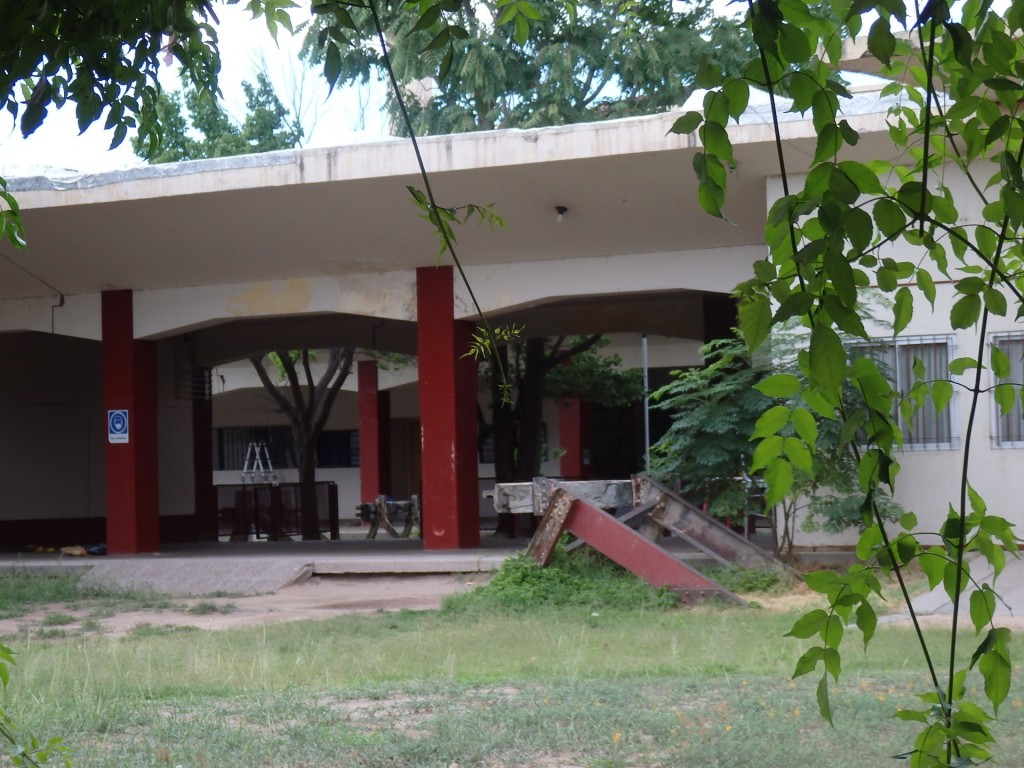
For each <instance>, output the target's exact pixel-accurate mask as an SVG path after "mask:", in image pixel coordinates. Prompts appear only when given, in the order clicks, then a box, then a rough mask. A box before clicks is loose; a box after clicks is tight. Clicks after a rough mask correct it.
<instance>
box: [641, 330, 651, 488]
mask: <svg viewBox="0 0 1024 768" xmlns="http://www.w3.org/2000/svg"><path fill="white" fill-rule="evenodd" d="M640 342H641V347H640V348H641V352H642V355H641V357H642V360H643V367H644V472H646V473H648V474H650V472H651V412H650V397H649V395H650V389H649V387H648V380H647V334H646V333H645V334H643V335H642V336H641V337H640Z"/></svg>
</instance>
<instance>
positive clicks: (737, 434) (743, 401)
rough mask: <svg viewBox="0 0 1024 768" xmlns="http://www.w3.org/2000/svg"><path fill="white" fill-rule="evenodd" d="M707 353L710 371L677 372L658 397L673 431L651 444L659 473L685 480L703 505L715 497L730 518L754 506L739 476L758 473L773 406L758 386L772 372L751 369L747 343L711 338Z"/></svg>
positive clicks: (716, 509)
mask: <svg viewBox="0 0 1024 768" xmlns="http://www.w3.org/2000/svg"><path fill="white" fill-rule="evenodd" d="M701 353H702V355H703V356H704V362H705V365H704V367H703V368H690V369H688V370H685V371H675V372H673V381H672V382H671V383H669V384H667V385H666V386H664V387H662V388H661V389H659V390H657V391H656V392H654V393H653V395H652V397H651V399H652V402H653V405H652V407H653V408H656V409H659V410H666V411H669V412H671V413H672V424H671V426H670V427H669V428H668V431H667V432H666V433H665V435H664V436H663V437H662V438H661V439H660V440H659V441H658V442H657V443H656V444H655V445H653V446H652V447H651V474H652V475H653V476H654V477H655V478H657V479H659V480H660V481H662V482H666V483H673V482H679V483H680V484H681V490H682V491H683V493H684V494H685V495H687V496H688V497H689V498H690V499H691V500H693V501H694V502H695V503H697V504H698V505H699V504H701V503H702V502H703V501H704V500H705V499H707V502H708V510H709V512H711V514H713V515H716V516H718V517H728V516H730V515H736V514H738V513H740V512H742V511H743V510H744V509H745V508H746V507H747V504H748V502H749V498H748V496H749V495H748V493H747V489H746V488H745V487H744V486H743V484H742V483H741V482H737V480H736V479H737V478H740V477H742V476H744V475H745V473H746V472H747V470H748V469H749V468H750V465H751V459H752V456H751V451H752V446H751V443H750V435H751V433H752V432H753V431H754V427H755V425H756V424H757V422H758V419H759V418H760V417H761V414H763V413H765V412H766V411H767V410H768V408H769V407H770V406H771V404H772V402H773V401H772V399H770V398H769V397H767V396H765V395H764V394H762V393H761V392H759V391H758V390H757V389H755V388H754V385H755V384H757V383H758V382H759V381H761V380H762V379H763V378H764V377H765V375H766V370H765V369H764V368H761V367H758V366H754V365H751V363H750V360H749V358H748V357H747V355H746V353H745V350H744V348H743V345H742V343H741V342H740V341H738V340H737V339H718V340H715V341H711V342H709V343H708V344H706V345H704V346H703V347H701Z"/></svg>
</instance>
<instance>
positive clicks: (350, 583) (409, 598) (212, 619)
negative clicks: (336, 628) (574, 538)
mask: <svg viewBox="0 0 1024 768" xmlns="http://www.w3.org/2000/svg"><path fill="white" fill-rule="evenodd" d="M489 578H490V574H474V575H466V574H461V575H452V574H426V575H401V576H397V575H396V576H328V577H318V576H314V577H312V578H310V579H308V580H306V581H304V582H302V583H299V584H295V585H292V586H290V587H286V588H284V589H281V590H278V591H277V592H273V593H269V594H264V595H249V596H244V597H191V598H184V597H182V598H173V599H172V600H171V602H172V603H173V606H174V607H173V608H164V609H147V610H132V611H124V612H115V613H113V615H110V616H101V617H97V616H96V615H95V612H94V609H91V608H89V607H82V608H76V607H74V606H63V605H48V606H45V607H43V608H41V609H39V610H37V611H34V612H32V613H30V614H26V615H24V616H20V617H18V618H15V619H7V620H2V621H0V637H5V636H11V635H15V634H18V633H19V632H30V633H35V632H44V633H45V632H46V631H51V632H53V631H60V630H61V629H62V628H66V631H67V632H68V633H72V632H76V631H78V630H79V629H80V628H82V626H83V623H85V622H88V624H87V625H86V626H89V631H90V633H92V634H96V633H98V634H102V635H104V636H107V637H122V636H124V635H127V634H130V633H131V632H132V631H133V630H134V629H136V628H137V627H139V626H145V625H149V626H153V627H166V626H186V625H187V626H193V627H197V628H199V629H227V628H231V627H242V626H253V625H256V626H259V625H262V624H266V623H269V622H280V621H296V620H299V619H323V618H329V617H331V616H337V615H340V614H346V613H374V612H378V611H398V610H403V609H408V610H431V609H436V608H440V607H441V602H442V601H443V600H444V598H445V597H446V596H448V595H451V594H455V593H456V592H460V591H465V590H469V589H472V588H473V587H474V586H476V585H478V584H482V583H485V582H486V581H487V580H488V579H489ZM751 599H754V600H756V601H757V603H758V604H759V605H760V606H761V608H762V609H765V610H769V611H779V612H785V611H798V610H804V611H806V610H810V609H811V608H814V607H822V598H821V596H820V595H815V594H814V593H812V592H810V590H807V589H806V588H797V589H795V590H793V591H792V592H786V593H783V594H777V595H755V596H752V597H751ZM892 609H893V610H894V611H898V610H899V606H895V605H894V606H892ZM54 614H60V615H62V616H63V617H65V619H67V620H66V621H65V622H63V623H61V624H56V623H54V622H53V621H52V618H53V615H54ZM48 617H50V619H49V620H48ZM965 618H966V617H965ZM920 620H921V623H922V624H924V625H926V626H941V625H946V624H948V623H949V620H950V619H949V617H948V616H942V615H939V616H922V617H921V619H920ZM890 621H891V620H890ZM904 622H906V623H908V624H909V618H907V619H900V620H897V622H894V623H904ZM996 624H998V625H999V626H1008V627H1011V628H1013V629H1018V630H1024V617H1006V616H1001V617H997V619H996Z"/></svg>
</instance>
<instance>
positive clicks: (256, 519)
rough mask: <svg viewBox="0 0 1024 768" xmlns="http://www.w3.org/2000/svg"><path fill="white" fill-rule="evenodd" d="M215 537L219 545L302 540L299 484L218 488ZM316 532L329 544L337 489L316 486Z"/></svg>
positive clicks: (333, 535) (333, 534)
mask: <svg viewBox="0 0 1024 768" xmlns="http://www.w3.org/2000/svg"><path fill="white" fill-rule="evenodd" d="M216 491H217V533H218V538H219V539H220V540H221V541H252V540H254V539H256V540H263V539H265V540H269V541H283V540H285V539H292V538H298V537H301V536H302V532H303V525H302V514H301V511H300V508H299V498H300V485H299V483H281V484H279V485H253V484H251V483H245V484H242V485H218V486H216ZM316 507H317V529H318V531H319V532H320V535H321V537H323V536H324V535H325V534H326V535H327V536H329V537H330V538H331V539H332V540H337V539H338V538H339V532H338V486H337V484H336V483H331V482H319V483H316Z"/></svg>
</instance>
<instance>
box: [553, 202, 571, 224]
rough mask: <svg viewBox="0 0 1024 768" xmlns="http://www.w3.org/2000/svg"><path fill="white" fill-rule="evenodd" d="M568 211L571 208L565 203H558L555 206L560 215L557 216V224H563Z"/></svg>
mask: <svg viewBox="0 0 1024 768" xmlns="http://www.w3.org/2000/svg"><path fill="white" fill-rule="evenodd" d="M568 212H569V209H568V208H566V207H565V206H564V205H556V206H555V213H557V214H558V215H557V216H555V223H556V224H561V223H562V221H563V220H564V219H565V214H567V213H568Z"/></svg>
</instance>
